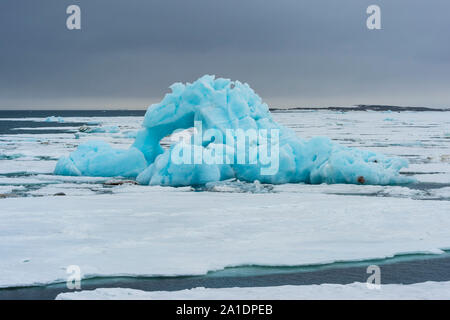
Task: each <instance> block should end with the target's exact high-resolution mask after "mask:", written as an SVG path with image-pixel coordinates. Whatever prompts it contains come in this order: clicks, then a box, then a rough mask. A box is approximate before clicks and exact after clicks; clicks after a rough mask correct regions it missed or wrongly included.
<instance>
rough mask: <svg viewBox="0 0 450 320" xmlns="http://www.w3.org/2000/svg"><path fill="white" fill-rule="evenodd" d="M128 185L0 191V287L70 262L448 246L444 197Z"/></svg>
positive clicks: (262, 259) (234, 261) (181, 264)
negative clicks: (13, 194) (15, 193)
mask: <svg viewBox="0 0 450 320" xmlns="http://www.w3.org/2000/svg"><path fill="white" fill-rule="evenodd" d="M123 187H124V186H118V188H123ZM133 187H134V186H129V187H126V188H128V191H127V192H126V193H117V194H111V195H107V194H105V195H91V196H89V195H88V196H67V197H53V196H52V197H33V198H27V199H25V200H24V199H23V198H7V199H0V203H1V222H2V223H1V225H0V243H1V246H0V256H1V257H2V259H1V260H0V270H2V272H1V273H0V286H1V287H8V286H14V285H31V284H39V283H49V282H55V281H58V280H59V281H65V280H64V279H66V276H67V275H66V267H67V266H69V265H78V266H80V268H81V270H82V273H83V275H84V277H91V276H95V275H101V276H118V275H147V276H162V275H167V276H172V275H199V274H205V273H207V272H208V271H212V270H221V269H223V268H225V267H228V266H243V265H271V266H294V265H310V264H322V263H331V262H334V261H353V260H364V259H371V258H384V257H390V256H393V255H395V254H399V253H417V252H421V253H435V254H439V253H442V251H441V249H446V248H450V233H449V232H448V226H449V225H450V215H449V214H448V213H449V212H450V202H449V201H434V200H428V201H417V200H411V199H403V198H394V197H366V196H345V198H343V197H342V196H341V195H332V194H318V193H307V192H302V193H289V192H285V193H219V192H190V191H189V189H186V188H184V189H181V190H179V189H177V188H170V187H148V186H147V187H143V186H136V187H138V188H136V189H135V192H132V189H133Z"/></svg>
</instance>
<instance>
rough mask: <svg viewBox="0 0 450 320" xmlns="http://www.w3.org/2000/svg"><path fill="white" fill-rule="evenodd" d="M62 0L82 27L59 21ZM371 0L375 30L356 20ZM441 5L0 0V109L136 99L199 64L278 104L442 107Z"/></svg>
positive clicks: (444, 33) (445, 101)
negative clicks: (77, 12)
mask: <svg viewBox="0 0 450 320" xmlns="http://www.w3.org/2000/svg"><path fill="white" fill-rule="evenodd" d="M69 4H78V5H80V7H81V9H82V30H81V32H80V31H68V30H67V29H66V28H65V20H66V14H65V9H66V7H67V6H68V5H69ZM370 4H378V5H380V7H381V8H382V27H383V30H379V31H369V30H367V29H366V28H365V19H366V14H365V10H366V8H367V6H368V5H370ZM449 11H450V2H448V1H445V0H442V1H441V0H431V1H411V0H409V1H408V0H397V1H391V0H390V1H385V0H370V1H365V0H343V1H335V0H321V1H313V0H307V1H300V0H281V1H271V2H268V1H261V0H240V1H238V0H227V1H215V0H214V1H211V0H183V1H181V0H180V1H171V0H165V1H157V0H152V1H142V0H127V1H125V0H109V1H106V0H78V1H76V0H72V1H66V0H44V1H35V0H2V1H1V2H0V41H1V42H0V43H1V50H0V107H8V106H43V105H48V106H58V105H61V106H74V105H80V106H81V105H95V106H97V107H105V106H111V105H120V106H123V107H136V106H142V107H143V106H145V105H146V104H150V103H152V102H155V101H157V100H159V99H160V98H161V97H162V95H163V94H164V93H165V92H167V87H168V86H169V85H170V84H171V83H172V82H174V81H192V80H195V79H196V78H197V77H199V76H201V75H203V74H205V73H209V74H216V75H219V76H224V77H229V78H232V79H239V80H241V81H246V82H248V83H249V84H250V85H251V86H252V87H253V88H254V89H255V90H256V91H257V92H258V93H259V94H260V95H261V96H262V97H263V98H264V99H265V100H267V101H268V102H269V103H272V104H276V105H277V106H280V105H281V106H283V105H285V106H304V105H342V104H356V103H386V104H403V105H429V106H450V93H449V90H448V87H449V84H450V81H449V80H448V78H449V77H448V75H449V74H450V43H449V41H448V34H449V31H450V20H449V19H447V16H448V12H449ZM99 104H101V105H100V106H99Z"/></svg>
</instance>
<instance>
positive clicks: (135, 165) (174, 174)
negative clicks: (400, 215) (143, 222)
mask: <svg viewBox="0 0 450 320" xmlns="http://www.w3.org/2000/svg"><path fill="white" fill-rule="evenodd" d="M170 88H171V91H172V92H171V93H168V94H166V96H165V97H164V98H163V100H162V101H161V102H160V103H157V104H153V105H151V106H150V107H149V108H148V110H147V112H146V114H145V117H144V121H143V128H142V130H140V131H139V132H138V133H137V136H136V139H135V142H134V143H133V145H132V146H131V147H130V148H129V149H128V150H117V149H113V148H112V147H111V146H110V145H108V144H106V143H102V142H89V143H87V144H83V145H80V146H79V148H78V149H77V150H76V151H75V152H73V153H71V154H70V155H69V156H66V157H62V158H61V159H60V160H59V161H58V163H57V165H56V168H55V174H59V175H89V176H112V177H119V176H124V177H136V180H137V181H138V182H139V183H140V184H145V185H164V186H186V185H202V184H206V183H209V182H215V181H221V180H226V179H230V178H236V179H239V180H241V181H249V182H253V181H259V182H262V183H272V184H281V183H300V182H304V183H312V184H320V183H353V184H379V185H390V184H402V183H408V182H411V181H412V180H411V179H410V178H407V177H404V176H402V175H400V174H399V171H400V169H401V168H403V167H407V166H408V162H407V161H406V160H405V159H401V158H398V157H387V156H385V155H383V154H379V153H374V152H370V151H365V150H359V149H355V148H348V147H345V146H342V145H339V144H337V143H335V142H333V141H332V140H330V139H329V138H327V137H315V138H312V139H310V140H304V139H301V138H299V137H297V136H296V134H295V133H294V132H293V131H292V130H291V129H289V128H286V127H284V126H282V125H280V124H278V123H277V122H275V121H274V120H273V118H272V115H271V113H270V112H269V108H268V106H267V104H265V103H263V102H262V100H261V98H260V97H259V96H258V95H257V94H256V93H255V92H254V91H253V90H252V89H251V88H250V86H249V85H248V84H246V83H241V82H239V81H231V80H229V79H223V78H215V77H214V76H210V75H205V76H203V77H201V78H200V79H198V80H197V81H195V82H193V83H186V84H183V83H175V84H173V85H172V86H171V87H170ZM198 123H200V124H201V127H200V128H199V127H198V126H197V124H198ZM189 128H195V130H194V131H195V132H197V136H198V133H199V131H201V132H200V136H201V140H200V141H195V139H196V138H195V135H192V136H190V137H189V138H188V139H187V140H186V139H185V140H179V141H176V142H174V143H172V145H171V146H170V148H168V149H166V150H164V149H163V148H162V147H161V145H160V141H161V139H163V138H164V137H167V136H169V135H171V134H173V133H176V132H179V131H180V130H183V129H189ZM239 130H241V131H245V132H250V131H248V130H253V131H254V132H264V133H266V134H267V135H266V136H265V137H263V138H261V139H259V136H258V139H256V140H253V142H249V144H252V143H253V146H252V147H253V148H250V147H249V148H247V149H245V150H241V151H243V152H244V153H245V157H244V158H245V159H247V160H248V161H247V162H245V163H243V162H242V161H241V162H240V161H239V159H238V157H239V156H240V153H239V152H238V151H237V149H234V148H233V147H230V145H231V144H230V143H229V142H230V141H237V140H238V139H239V138H238V135H237V133H236V132H239ZM211 132H214V134H212V135H211V134H210V133H211ZM230 132H231V133H230ZM218 137H219V138H218ZM275 138H276V139H275ZM231 146H232V145H231ZM236 148H238V147H236ZM274 150H275V152H274ZM269 151H271V152H269ZM269 153H270V156H268V154H269ZM198 155H201V156H204V157H205V155H209V156H211V155H214V156H218V157H219V158H221V159H222V160H223V161H222V162H220V161H218V162H217V161H216V162H213V163H211V162H207V161H203V162H202V161H200V162H199V161H196V159H197V158H198ZM196 157H197V158H196ZM180 158H183V159H185V160H186V159H189V160H190V161H184V162H181V163H180V162H179V161H175V160H176V159H178V160H179V159H180ZM204 159H205V158H204ZM197 160H198V159H197ZM241 160H242V159H241ZM263 160H264V161H263ZM268 160H270V161H268Z"/></svg>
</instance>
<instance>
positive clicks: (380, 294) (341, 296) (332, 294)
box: [56, 281, 450, 300]
mask: <svg viewBox="0 0 450 320" xmlns="http://www.w3.org/2000/svg"><path fill="white" fill-rule="evenodd" d="M56 299H57V300H316V299H317V300H380V299H386V300H427V299H430V300H448V299H450V281H449V282H432V281H428V282H422V283H414V284H409V285H402V284H383V285H381V287H380V289H369V288H367V284H366V283H360V282H355V283H351V284H346V285H340V284H321V285H303V286H278V287H249V288H217V289H216V288H202V287H199V288H193V289H190V290H180V291H141V290H134V289H125V288H99V289H95V290H92V291H76V292H68V293H60V294H59V295H58V296H57V297H56Z"/></svg>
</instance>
